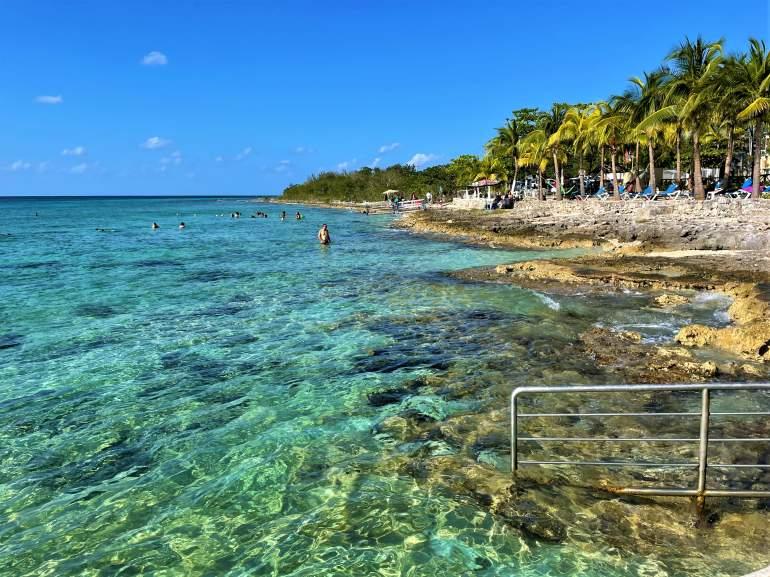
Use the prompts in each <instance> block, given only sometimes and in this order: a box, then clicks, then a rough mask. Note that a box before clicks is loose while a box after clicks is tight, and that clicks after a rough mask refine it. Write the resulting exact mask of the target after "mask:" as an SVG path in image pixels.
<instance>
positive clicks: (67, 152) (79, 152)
mask: <svg viewBox="0 0 770 577" xmlns="http://www.w3.org/2000/svg"><path fill="white" fill-rule="evenodd" d="M87 152H88V151H87V150H86V147H85V146H75V147H73V148H65V149H64V150H62V151H61V155H62V156H85V155H86V153H87Z"/></svg>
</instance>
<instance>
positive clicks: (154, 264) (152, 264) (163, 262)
mask: <svg viewBox="0 0 770 577" xmlns="http://www.w3.org/2000/svg"><path fill="white" fill-rule="evenodd" d="M183 264H184V263H182V262H180V261H177V260H167V259H161V258H148V259H145V260H139V261H137V262H135V263H134V266H135V267H138V268H174V267H180V266H183Z"/></svg>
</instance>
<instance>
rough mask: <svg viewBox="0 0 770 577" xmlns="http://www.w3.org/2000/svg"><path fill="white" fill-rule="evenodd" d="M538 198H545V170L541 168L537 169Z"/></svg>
mask: <svg viewBox="0 0 770 577" xmlns="http://www.w3.org/2000/svg"><path fill="white" fill-rule="evenodd" d="M537 199H538V200H545V195H544V194H543V171H542V169H540V168H538V169H537Z"/></svg>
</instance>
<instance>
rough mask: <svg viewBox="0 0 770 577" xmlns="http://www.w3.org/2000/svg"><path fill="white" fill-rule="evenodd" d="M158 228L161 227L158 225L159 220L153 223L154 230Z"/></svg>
mask: <svg viewBox="0 0 770 577" xmlns="http://www.w3.org/2000/svg"><path fill="white" fill-rule="evenodd" d="M158 228H160V226H158V223H157V222H153V223H152V230H155V229H158Z"/></svg>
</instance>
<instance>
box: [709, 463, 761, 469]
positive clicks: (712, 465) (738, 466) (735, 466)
mask: <svg viewBox="0 0 770 577" xmlns="http://www.w3.org/2000/svg"><path fill="white" fill-rule="evenodd" d="M709 468H719V469H770V465H760V464H756V465H744V464H740V463H736V464H732V465H726V464H724V463H709Z"/></svg>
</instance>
